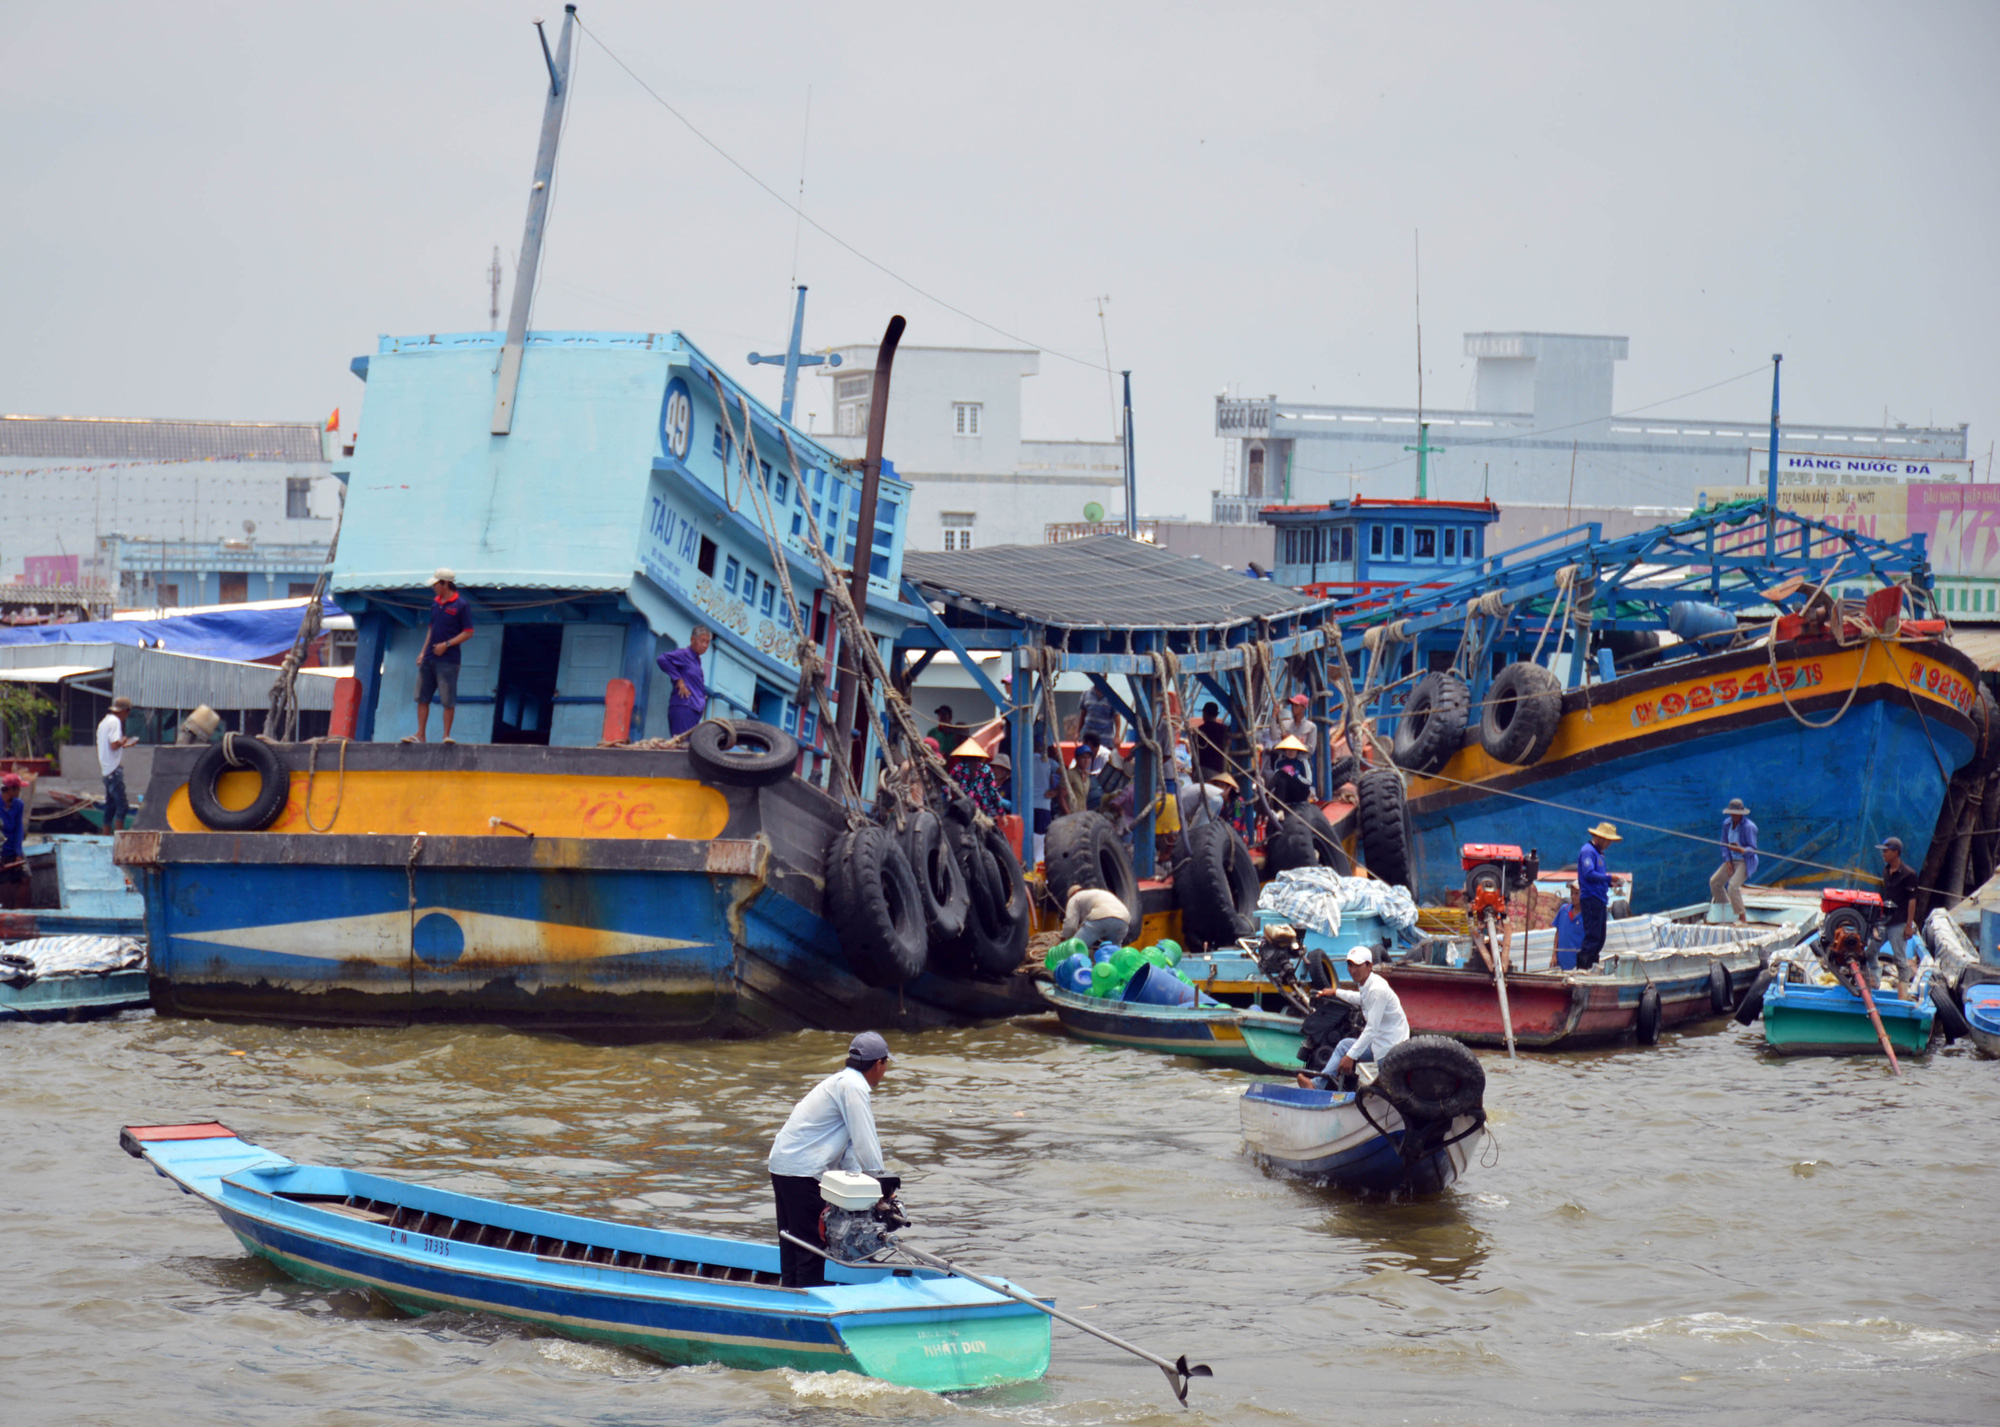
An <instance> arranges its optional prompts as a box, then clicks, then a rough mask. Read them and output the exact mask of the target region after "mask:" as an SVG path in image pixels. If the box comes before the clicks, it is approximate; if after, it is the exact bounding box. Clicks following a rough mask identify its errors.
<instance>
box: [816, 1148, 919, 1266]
mask: <svg viewBox="0 0 2000 1427" xmlns="http://www.w3.org/2000/svg"><path fill="white" fill-rule="evenodd" d="M902 1187H903V1181H902V1179H901V1178H900V1177H898V1176H896V1175H885V1176H884V1177H883V1178H881V1179H877V1178H875V1176H873V1175H872V1174H856V1173H855V1172H854V1171H853V1170H848V1169H829V1170H828V1171H827V1172H826V1173H824V1174H822V1175H821V1176H820V1177H819V1197H820V1198H821V1199H822V1200H823V1201H824V1202H825V1206H826V1207H824V1208H823V1209H821V1210H820V1215H819V1227H820V1238H821V1240H822V1242H824V1243H825V1244H826V1251H827V1252H828V1253H829V1254H831V1255H833V1257H834V1258H836V1259H839V1260H841V1261H842V1262H843V1263H863V1262H866V1261H867V1260H869V1259H872V1258H874V1257H875V1256H876V1255H877V1254H880V1253H883V1252H885V1251H887V1250H888V1249H889V1248H890V1247H891V1245H890V1243H889V1238H888V1236H889V1235H890V1234H893V1233H895V1232H896V1230H898V1229H902V1228H907V1227H908V1226H909V1222H910V1221H909V1220H908V1219H906V1218H904V1217H903V1207H902V1205H900V1204H898V1203H897V1202H896V1191H897V1190H899V1189H901V1188H902Z"/></svg>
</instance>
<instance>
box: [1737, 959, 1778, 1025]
mask: <svg viewBox="0 0 2000 1427" xmlns="http://www.w3.org/2000/svg"><path fill="white" fill-rule="evenodd" d="M1770 989H1771V973H1770V972H1769V971H1760V972H1758V973H1757V977H1756V979H1755V980H1754V981H1752V982H1751V983H1750V989H1749V990H1748V991H1745V992H1744V993H1743V996H1742V999H1740V1000H1739V1001H1737V1003H1736V1012H1735V1015H1736V1024H1737V1025H1739V1026H1747V1025H1749V1024H1751V1023H1752V1022H1754V1021H1755V1020H1757V1019H1758V1018H1759V1017H1760V1016H1762V1015H1763V1014H1764V993H1765V992H1766V991H1768V990H1770Z"/></svg>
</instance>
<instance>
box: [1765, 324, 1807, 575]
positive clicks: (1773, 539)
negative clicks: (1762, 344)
mask: <svg viewBox="0 0 2000 1427" xmlns="http://www.w3.org/2000/svg"><path fill="white" fill-rule="evenodd" d="M1784 364H1785V354H1784V353H1783V352H1773V353H1771V450H1770V452H1769V457H1770V464H1769V467H1768V469H1767V471H1766V475H1765V481H1766V484H1765V488H1764V502H1765V511H1764V558H1765V559H1766V560H1774V559H1776V558H1777V555H1778V371H1779V369H1780V368H1781V367H1783V366H1784ZM1801 553H1803V552H1801Z"/></svg>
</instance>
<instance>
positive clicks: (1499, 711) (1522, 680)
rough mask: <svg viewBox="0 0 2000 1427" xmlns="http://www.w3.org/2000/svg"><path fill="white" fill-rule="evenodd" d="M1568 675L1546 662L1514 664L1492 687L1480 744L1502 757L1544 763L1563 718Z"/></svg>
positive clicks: (1500, 760) (1481, 722) (1511, 761)
mask: <svg viewBox="0 0 2000 1427" xmlns="http://www.w3.org/2000/svg"><path fill="white" fill-rule="evenodd" d="M1562 711H1563V690H1562V680H1561V679H1559V678H1557V677H1556V676H1555V674H1554V673H1553V672H1551V671H1550V670H1548V669H1544V668H1543V667H1542V666H1541V665H1539V664H1536V663H1532V662H1530V661H1528V660H1522V661H1520V662H1519V663H1514V664H1509V665H1508V666H1507V667H1506V668H1504V669H1502V670H1501V671H1500V672H1499V674H1498V675H1497V676H1495V678H1494V680H1493V683H1492V684H1491V685H1490V686H1489V687H1488V688H1487V690H1486V709H1485V711H1484V712H1483V713H1482V714H1481V715H1480V716H1479V746H1480V747H1481V748H1483V749H1485V750H1486V755H1487V757H1489V758H1491V759H1492V760H1493V761H1494V762H1496V763H1509V764H1512V765H1514V766H1515V767H1526V766H1527V765H1528V764H1530V763H1539V762H1540V761H1541V759H1542V755H1543V754H1544V753H1547V752H1548V751H1549V745H1550V744H1551V743H1553V742H1555V737H1556V729H1557V727H1558V726H1559V725H1560V724H1561V723H1562Z"/></svg>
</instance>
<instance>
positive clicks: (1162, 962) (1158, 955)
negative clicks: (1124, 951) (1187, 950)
mask: <svg viewBox="0 0 2000 1427" xmlns="http://www.w3.org/2000/svg"><path fill="white" fill-rule="evenodd" d="M1139 957H1140V959H1141V960H1142V961H1144V962H1145V963H1146V965H1148V966H1157V967H1159V968H1161V969H1162V970H1165V971H1171V970H1172V969H1173V965H1174V964H1173V963H1172V962H1171V961H1169V960H1167V954H1166V953H1165V952H1164V951H1161V950H1160V949H1159V948H1158V947H1157V946H1149V947H1147V948H1145V949H1144V950H1143V951H1141V952H1140V953H1139Z"/></svg>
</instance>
